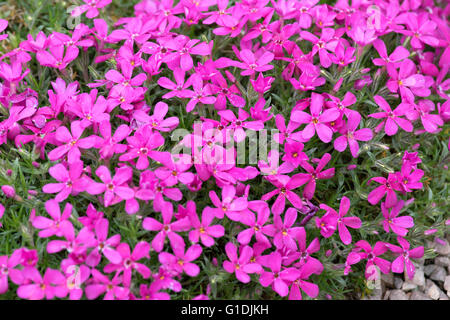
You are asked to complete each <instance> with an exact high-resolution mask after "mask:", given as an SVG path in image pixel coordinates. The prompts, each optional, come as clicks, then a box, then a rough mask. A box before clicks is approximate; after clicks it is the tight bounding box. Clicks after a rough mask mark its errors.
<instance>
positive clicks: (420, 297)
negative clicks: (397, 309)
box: [409, 290, 431, 300]
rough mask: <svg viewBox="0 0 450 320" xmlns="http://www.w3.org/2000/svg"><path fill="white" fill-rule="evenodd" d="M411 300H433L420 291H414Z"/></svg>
mask: <svg viewBox="0 0 450 320" xmlns="http://www.w3.org/2000/svg"><path fill="white" fill-rule="evenodd" d="M409 300H431V299H430V298H429V297H427V295H426V294H425V293H423V292H420V291H419V290H414V291H413V292H412V293H411V297H410V298H409Z"/></svg>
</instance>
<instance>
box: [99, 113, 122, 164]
mask: <svg viewBox="0 0 450 320" xmlns="http://www.w3.org/2000/svg"><path fill="white" fill-rule="evenodd" d="M99 130H100V133H101V135H102V137H103V139H102V138H100V137H99V138H98V139H97V143H96V146H95V147H97V148H98V149H99V153H100V156H101V158H102V159H109V158H111V157H112V156H113V155H114V154H116V153H123V152H125V151H126V150H127V146H126V145H125V144H120V143H119V142H121V141H123V140H124V139H125V138H126V137H128V136H129V134H130V132H131V129H130V128H129V127H128V126H127V125H126V124H121V125H120V126H118V127H117V129H116V131H115V132H114V135H112V134H111V123H110V122H109V121H108V120H105V121H102V122H101V123H100V126H99Z"/></svg>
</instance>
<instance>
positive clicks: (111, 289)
mask: <svg viewBox="0 0 450 320" xmlns="http://www.w3.org/2000/svg"><path fill="white" fill-rule="evenodd" d="M92 280H93V281H92V282H90V284H89V285H87V286H86V289H85V293H86V298H88V299H89V300H93V299H96V298H97V297H98V296H100V295H101V294H103V293H105V296H104V297H103V300H115V299H118V300H125V299H126V298H128V294H129V289H128V288H124V287H123V286H121V284H122V276H120V275H119V274H116V275H115V276H114V278H113V279H112V280H110V279H109V278H108V277H107V276H105V275H104V274H101V273H100V271H98V270H97V269H92Z"/></svg>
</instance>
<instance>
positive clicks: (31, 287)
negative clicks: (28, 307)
mask: <svg viewBox="0 0 450 320" xmlns="http://www.w3.org/2000/svg"><path fill="white" fill-rule="evenodd" d="M32 270H33V271H31V272H30V273H28V275H27V279H29V280H30V282H31V283H28V284H22V285H21V286H19V288H18V289H17V295H18V296H19V297H20V298H22V299H28V300H42V299H44V298H46V299H53V298H54V297H55V296H56V297H58V298H64V297H65V296H66V295H67V289H66V288H65V281H66V278H65V277H64V275H63V274H62V273H61V272H59V271H58V270H54V269H50V268H48V269H47V270H46V271H45V274H44V277H42V276H41V275H40V274H39V272H38V271H37V270H36V269H32Z"/></svg>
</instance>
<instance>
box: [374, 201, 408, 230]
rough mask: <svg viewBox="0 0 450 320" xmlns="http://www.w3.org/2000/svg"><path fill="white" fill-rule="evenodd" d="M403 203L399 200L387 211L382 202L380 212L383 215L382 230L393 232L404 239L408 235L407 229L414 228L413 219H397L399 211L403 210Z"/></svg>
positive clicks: (405, 217) (404, 217) (406, 217)
mask: <svg viewBox="0 0 450 320" xmlns="http://www.w3.org/2000/svg"><path fill="white" fill-rule="evenodd" d="M403 205H404V201H403V200H399V201H398V202H397V203H396V204H395V206H393V207H392V208H391V210H390V211H389V209H388V208H386V205H385V203H384V202H382V203H381V212H382V213H383V217H384V220H383V228H384V231H386V232H389V230H390V229H392V231H393V232H395V233H396V234H398V235H399V236H402V237H404V236H405V235H406V234H407V233H408V228H412V227H414V219H413V218H412V217H410V216H403V217H397V216H398V214H399V213H400V210H401V209H402V208H403Z"/></svg>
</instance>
